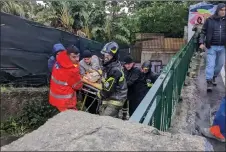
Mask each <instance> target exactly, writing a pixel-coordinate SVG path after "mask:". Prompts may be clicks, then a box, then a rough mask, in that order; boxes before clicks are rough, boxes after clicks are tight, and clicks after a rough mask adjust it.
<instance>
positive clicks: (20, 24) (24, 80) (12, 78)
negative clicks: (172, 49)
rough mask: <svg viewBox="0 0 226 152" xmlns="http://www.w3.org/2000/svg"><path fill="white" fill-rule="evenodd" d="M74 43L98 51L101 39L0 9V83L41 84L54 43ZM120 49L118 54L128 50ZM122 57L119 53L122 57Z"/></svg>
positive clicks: (80, 47)
mask: <svg viewBox="0 0 226 152" xmlns="http://www.w3.org/2000/svg"><path fill="white" fill-rule="evenodd" d="M59 42H60V43H62V44H63V45H64V46H65V47H67V46H69V45H71V44H74V45H76V46H77V47H78V48H79V49H80V51H81V55H82V52H83V51H84V50H85V49H89V50H91V51H92V52H93V53H94V54H96V55H98V56H99V55H100V50H101V49H102V47H103V45H104V44H102V43H99V42H96V41H92V40H89V39H85V38H81V37H78V36H75V35H73V34H71V33H68V32H65V31H61V30H59V29H55V28H51V27H47V26H44V25H42V24H39V23H36V22H32V21H29V20H26V19H22V18H20V17H17V16H13V15H10V14H6V13H2V12H1V71H0V72H1V76H0V82H1V83H9V82H10V83H12V84H15V85H24V86H27V85H32V86H34V85H35V86H38V85H44V84H46V77H47V75H48V68H47V60H48V58H49V56H50V55H51V53H52V52H51V51H52V47H53V45H54V44H55V43H59ZM127 53H128V52H127V51H121V52H120V54H121V55H123V56H124V55H125V54H127ZM121 59H122V57H121Z"/></svg>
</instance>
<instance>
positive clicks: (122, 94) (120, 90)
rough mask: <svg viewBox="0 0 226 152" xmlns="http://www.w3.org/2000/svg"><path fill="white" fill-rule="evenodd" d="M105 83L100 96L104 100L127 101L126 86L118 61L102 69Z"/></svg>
mask: <svg viewBox="0 0 226 152" xmlns="http://www.w3.org/2000/svg"><path fill="white" fill-rule="evenodd" d="M103 73H104V75H103V76H104V78H105V81H104V82H103V89H102V91H101V96H102V97H103V99H105V100H116V101H122V102H124V101H125V100H126V99H127V84H126V79H125V76H124V72H123V70H122V66H121V64H120V62H119V61H115V62H112V63H110V64H108V65H107V66H105V67H104V69H103Z"/></svg>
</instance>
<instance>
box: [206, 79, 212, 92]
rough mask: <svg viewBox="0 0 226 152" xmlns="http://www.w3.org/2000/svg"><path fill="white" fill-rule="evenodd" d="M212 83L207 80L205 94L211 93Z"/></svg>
mask: <svg viewBox="0 0 226 152" xmlns="http://www.w3.org/2000/svg"><path fill="white" fill-rule="evenodd" d="M212 89H213V83H212V80H207V92H212Z"/></svg>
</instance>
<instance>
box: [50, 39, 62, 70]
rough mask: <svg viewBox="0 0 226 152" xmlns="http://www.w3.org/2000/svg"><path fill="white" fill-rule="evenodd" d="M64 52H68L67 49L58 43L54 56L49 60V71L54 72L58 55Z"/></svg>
mask: <svg viewBox="0 0 226 152" xmlns="http://www.w3.org/2000/svg"><path fill="white" fill-rule="evenodd" d="M63 50H66V49H65V47H64V46H63V45H62V44H61V43H58V44H54V45H53V50H52V54H53V55H52V56H50V58H49V59H48V68H49V71H50V72H52V68H53V65H54V64H55V62H56V57H55V56H56V54H57V53H58V52H60V51H63Z"/></svg>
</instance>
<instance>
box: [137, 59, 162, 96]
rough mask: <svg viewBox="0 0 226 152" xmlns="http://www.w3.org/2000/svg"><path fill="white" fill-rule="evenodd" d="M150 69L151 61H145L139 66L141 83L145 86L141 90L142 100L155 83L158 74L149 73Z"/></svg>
mask: <svg viewBox="0 0 226 152" xmlns="http://www.w3.org/2000/svg"><path fill="white" fill-rule="evenodd" d="M151 68H152V64H151V61H149V60H148V61H145V62H144V63H143V64H142V66H141V72H142V74H141V81H142V82H143V84H145V86H146V87H145V88H144V90H143V95H142V97H143V98H144V97H145V95H146V94H147V93H148V91H149V89H150V88H151V87H152V86H153V84H154V83H155V81H156V80H157V78H158V76H159V75H158V74H156V73H154V72H153V71H151Z"/></svg>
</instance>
